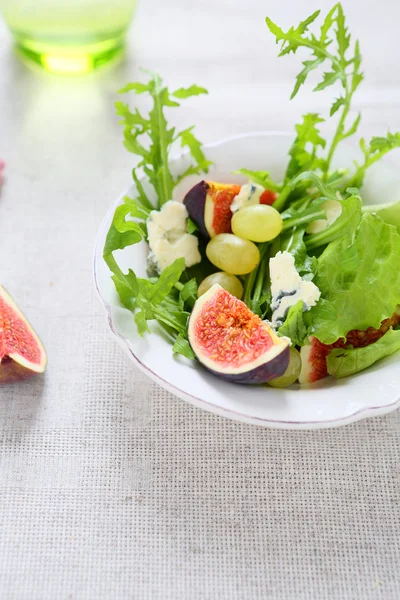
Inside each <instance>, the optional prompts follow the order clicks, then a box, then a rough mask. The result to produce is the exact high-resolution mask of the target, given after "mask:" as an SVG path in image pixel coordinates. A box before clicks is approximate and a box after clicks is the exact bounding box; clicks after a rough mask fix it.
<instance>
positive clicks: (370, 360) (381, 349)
mask: <svg viewBox="0 0 400 600" xmlns="http://www.w3.org/2000/svg"><path fill="white" fill-rule="evenodd" d="M397 350H400V330H397V331H395V330H393V329H389V331H388V332H387V333H385V335H384V336H382V337H381V338H380V339H379V340H378V341H377V342H375V343H374V344H371V345H370V346H366V347H365V348H351V349H348V350H343V349H340V348H335V349H334V350H332V352H331V353H330V354H329V356H328V358H327V364H328V373H329V374H330V375H333V376H334V377H336V378H338V379H340V378H341V377H348V376H349V375H354V373H359V371H363V370H364V369H366V368H367V367H369V366H371V365H373V364H374V363H375V362H376V361H377V360H380V359H381V358H384V357H385V356H389V354H393V352H396V351H397Z"/></svg>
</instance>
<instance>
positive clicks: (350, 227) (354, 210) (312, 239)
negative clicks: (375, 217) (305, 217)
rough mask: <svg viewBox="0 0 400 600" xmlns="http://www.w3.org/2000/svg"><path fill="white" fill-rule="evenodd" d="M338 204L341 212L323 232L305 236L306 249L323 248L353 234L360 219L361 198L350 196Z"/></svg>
mask: <svg viewBox="0 0 400 600" xmlns="http://www.w3.org/2000/svg"><path fill="white" fill-rule="evenodd" d="M336 200H337V198H336ZM340 204H341V206H342V212H341V214H340V216H339V217H338V218H337V219H336V221H334V222H333V223H332V224H331V225H329V227H327V228H326V229H324V230H323V231H320V232H319V233H313V234H311V235H307V236H306V238H305V243H306V246H307V249H309V250H311V249H313V248H318V247H320V246H324V245H325V244H329V243H330V242H333V241H334V240H336V239H337V238H340V237H343V236H344V235H346V234H352V233H353V232H354V230H355V228H356V227H357V225H358V223H359V222H360V219H361V208H362V202H361V198H360V196H358V195H352V196H349V197H348V198H345V199H344V200H341V201H340Z"/></svg>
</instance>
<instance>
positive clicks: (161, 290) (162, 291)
mask: <svg viewBox="0 0 400 600" xmlns="http://www.w3.org/2000/svg"><path fill="white" fill-rule="evenodd" d="M184 269H185V259H184V258H177V259H175V260H174V262H173V263H172V264H170V265H169V266H168V267H166V268H165V269H164V270H163V271H162V272H161V275H160V277H159V278H158V280H157V281H156V282H155V283H150V282H149V280H148V279H138V283H139V285H140V290H141V293H142V295H143V297H144V298H145V299H146V300H147V301H148V302H150V303H151V304H153V305H157V304H159V303H160V302H161V301H162V300H164V298H165V297H166V296H168V294H169V293H170V292H171V290H172V288H173V287H174V285H175V284H176V283H177V282H178V281H179V280H180V278H181V275H182V273H183V271H184Z"/></svg>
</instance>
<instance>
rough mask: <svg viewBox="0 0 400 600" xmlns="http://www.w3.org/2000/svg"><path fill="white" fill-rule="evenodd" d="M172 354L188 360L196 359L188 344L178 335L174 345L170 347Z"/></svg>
mask: <svg viewBox="0 0 400 600" xmlns="http://www.w3.org/2000/svg"><path fill="white" fill-rule="evenodd" d="M172 352H173V353H174V354H182V355H183V356H185V357H186V358H189V359H190V360H194V359H195V358H196V357H195V355H194V352H193V350H192V349H191V347H190V344H189V342H188V341H187V340H186V339H185V338H184V337H182V336H181V335H180V334H179V335H178V337H177V338H176V340H175V344H174V345H173V346H172Z"/></svg>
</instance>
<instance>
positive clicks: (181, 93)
mask: <svg viewBox="0 0 400 600" xmlns="http://www.w3.org/2000/svg"><path fill="white" fill-rule="evenodd" d="M200 94H208V91H207V90H206V88H203V87H200V86H199V85H191V86H190V87H188V88H179V89H178V90H175V91H174V92H172V96H174V97H175V98H190V97H191V96H199V95H200Z"/></svg>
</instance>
